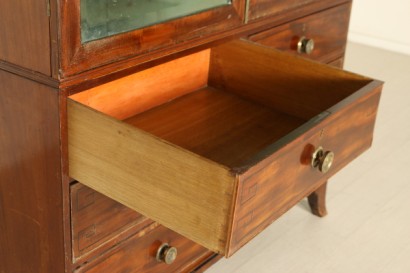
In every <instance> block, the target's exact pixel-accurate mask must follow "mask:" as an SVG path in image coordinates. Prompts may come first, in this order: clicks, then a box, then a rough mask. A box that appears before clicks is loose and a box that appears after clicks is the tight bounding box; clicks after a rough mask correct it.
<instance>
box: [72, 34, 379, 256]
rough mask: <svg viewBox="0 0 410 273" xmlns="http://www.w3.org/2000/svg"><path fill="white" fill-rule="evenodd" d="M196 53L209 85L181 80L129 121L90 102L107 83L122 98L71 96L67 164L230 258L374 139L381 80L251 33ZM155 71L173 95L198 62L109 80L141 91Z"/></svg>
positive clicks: (124, 200)
mask: <svg viewBox="0 0 410 273" xmlns="http://www.w3.org/2000/svg"><path fill="white" fill-rule="evenodd" d="M195 54H199V55H193V56H187V57H184V58H189V60H190V62H189V63H191V64H195V65H199V66H201V62H197V61H196V59H195V58H193V57H194V56H197V57H198V58H201V59H202V58H203V57H205V59H208V60H209V61H205V62H202V65H203V66H204V67H206V68H207V69H206V70H204V71H203V72H204V73H205V77H204V78H205V79H206V80H207V81H205V82H207V83H208V85H209V86H208V87H206V88H200V89H195V90H196V91H195V92H191V93H190V94H187V93H186V92H185V91H186V90H183V91H184V92H183V93H182V94H183V95H182V96H181V97H179V98H174V99H173V100H172V101H171V102H169V103H164V104H161V105H160V106H158V107H154V108H152V109H150V110H147V111H143V112H141V111H140V108H138V111H137V113H135V114H132V115H127V118H124V120H119V119H118V118H115V117H116V114H119V113H116V111H117V110H120V112H121V113H123V112H124V110H126V109H123V108H122V107H114V108H116V109H110V110H107V109H106V107H105V106H104V105H102V106H101V108H99V107H97V109H93V108H92V107H91V106H92V105H91V104H89V105H87V103H90V102H91V101H92V100H93V99H92V97H93V94H96V96H97V98H99V99H101V97H100V95H101V93H103V94H104V96H105V99H107V100H106V101H110V103H113V105H114V106H115V105H121V106H124V105H125V104H123V103H120V102H121V101H122V100H121V99H120V98H119V97H120V96H118V95H117V94H118V92H117V91H116V90H113V88H111V86H110V85H106V86H102V87H101V88H97V89H95V88H94V89H90V90H88V91H86V92H84V93H85V94H83V95H84V96H79V97H78V96H72V97H70V98H69V100H68V106H67V108H68V137H69V165H70V166H69V167H70V168H69V171H70V176H71V177H73V178H75V179H77V180H79V181H82V183H84V184H86V185H87V186H89V187H91V188H93V189H95V190H97V191H99V192H101V193H103V194H105V195H107V196H109V197H110V198H113V199H114V200H117V201H118V202H120V203H122V204H125V205H126V206H128V207H130V208H132V209H134V210H136V211H138V212H140V213H142V214H144V215H146V216H147V217H149V218H151V219H153V220H155V221H157V222H159V223H160V224H161V225H164V226H166V227H167V228H170V229H172V230H174V231H176V232H178V233H179V234H182V235H183V236H185V237H187V238H189V239H190V240H192V241H195V242H196V243H198V244H201V245H203V246H205V247H206V248H208V249H210V250H212V251H214V252H217V253H219V254H223V255H225V256H231V255H232V254H233V253H234V252H235V251H236V250H238V249H239V248H240V247H241V246H242V245H243V244H245V243H246V242H248V241H249V240H250V239H251V238H252V237H253V236H255V235H256V234H258V233H259V232H260V231H261V230H262V229H263V228H265V227H266V226H267V225H268V224H270V223H271V222H272V221H273V220H274V219H276V218H277V217H278V216H279V215H281V214H282V213H284V212H285V211H286V210H287V209H289V208H290V207H291V206H292V205H294V204H295V203H296V202H298V201H299V200H301V199H302V198H303V197H304V196H306V195H308V194H309V193H311V192H312V191H314V190H315V188H317V187H319V186H320V184H321V183H323V182H324V181H325V180H327V179H328V178H329V177H330V176H331V175H333V174H334V173H335V172H337V171H338V170H339V169H340V168H342V167H343V166H344V165H346V164H347V163H348V162H350V161H351V160H353V159H354V158H355V157H356V156H358V155H359V154H360V153H361V152H363V151H364V150H366V149H367V148H368V147H369V146H370V145H371V140H372V135H373V126H374V122H375V116H376V110H377V106H378V99H379V95H380V90H381V86H382V83H381V82H379V81H376V80H372V79H369V78H366V77H363V76H360V75H356V74H352V73H348V72H345V71H342V70H340V69H335V68H332V67H329V66H326V65H323V64H319V63H316V62H312V61H309V60H306V59H304V58H298V57H295V56H292V55H289V54H284V53H283V52H280V51H277V50H274V49H272V48H269V47H265V46H260V45H257V44H255V43H251V42H249V41H233V42H229V43H227V44H223V45H219V46H217V47H215V48H211V49H210V50H209V51H208V50H206V51H204V52H199V53H195ZM267 60H272V61H267ZM158 69H160V70H158ZM159 71H173V74H172V75H174V76H175V79H169V78H167V81H166V84H164V85H161V88H160V89H159V90H160V92H161V93H166V92H167V91H169V92H171V91H174V89H175V87H174V86H173V84H172V83H173V81H175V84H176V85H178V84H180V83H181V80H180V79H181V78H184V82H189V75H190V74H192V66H190V65H184V66H181V65H180V60H178V61H171V62H169V63H165V64H163V65H161V66H159V67H154V68H152V69H149V70H146V71H144V72H141V73H137V74H136V75H133V82H134V81H135V79H136V78H138V79H139V80H138V84H142V86H141V87H140V88H126V87H127V86H128V85H127V84H128V83H129V79H128V78H124V79H120V80H118V81H116V82H114V83H115V85H116V87H117V88H120V86H121V85H122V84H125V85H124V86H123V87H125V89H124V90H128V92H135V93H136V94H131V93H128V94H127V98H131V97H137V98H138V94H139V92H140V90H141V89H142V90H145V88H144V87H146V86H152V84H153V83H157V84H158V83H159V82H161V80H162V78H163V76H162V75H161V73H158V72H159ZM156 75H161V77H160V78H159V79H157V78H155V77H156ZM195 75H196V76H195V78H201V77H197V74H195ZM144 81H147V83H146V86H144ZM200 83H201V84H199V86H203V85H202V80H201V82H200ZM195 86H197V85H195ZM168 87H169V88H170V90H167V89H166V88H168ZM120 89H121V88H120ZM121 90H122V89H121ZM148 90H153V89H152V88H150V89H148ZM110 94H111V95H110ZM80 97H82V98H83V99H81V98H80ZM105 99H104V100H105ZM116 101H117V102H118V104H117V103H116ZM156 102H158V100H156ZM157 105H158V104H157ZM100 111H101V112H100ZM110 111H114V113H108V112H110ZM192 117H194V119H190V118H192ZM130 118H131V119H132V120H133V121H136V124H140V125H141V124H145V125H147V127H141V126H140V125H133V123H129V122H128V120H130ZM231 126H232V127H231ZM227 128H228V130H227ZM229 128H233V129H229ZM319 145H321V146H323V148H324V149H326V150H331V151H333V152H334V153H335V155H336V159H335V162H334V166H333V167H332V168H331V170H330V171H329V172H328V173H326V174H323V173H319V171H317V170H316V169H313V168H312V167H311V166H310V165H309V164H308V163H306V162H307V161H309V160H308V159H309V158H310V157H312V153H313V150H312V149H314V148H317V147H318V146H319ZM309 149H310V150H309ZM287 177H289V179H287ZM276 193H278V194H276Z"/></svg>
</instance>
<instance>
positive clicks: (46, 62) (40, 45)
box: [0, 0, 51, 76]
mask: <svg viewBox="0 0 410 273" xmlns="http://www.w3.org/2000/svg"><path fill="white" fill-rule="evenodd" d="M49 24H50V23H49V17H48V16H47V1H29V0H16V1H1V3H0V26H1V28H0V41H1V42H0V60H2V61H6V62H9V63H12V64H16V65H19V66H22V67H24V68H27V69H30V70H34V71H37V72H40V73H42V74H45V75H48V76H50V75H51V56H50V52H51V50H50V26H49Z"/></svg>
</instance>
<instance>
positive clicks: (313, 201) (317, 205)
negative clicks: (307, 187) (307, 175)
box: [308, 181, 327, 217]
mask: <svg viewBox="0 0 410 273" xmlns="http://www.w3.org/2000/svg"><path fill="white" fill-rule="evenodd" d="M326 186H327V181H326V182H325V183H324V184H323V185H322V186H320V187H319V188H318V189H317V190H316V191H314V192H312V193H311V194H310V195H309V196H308V201H309V206H310V209H311V211H312V213H313V214H314V215H316V216H319V217H323V216H326V214H327V210H326Z"/></svg>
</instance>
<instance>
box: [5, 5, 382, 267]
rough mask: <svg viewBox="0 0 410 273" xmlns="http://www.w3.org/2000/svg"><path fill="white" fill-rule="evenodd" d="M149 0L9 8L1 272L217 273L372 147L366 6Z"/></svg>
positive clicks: (320, 206) (321, 203)
mask: <svg viewBox="0 0 410 273" xmlns="http://www.w3.org/2000/svg"><path fill="white" fill-rule="evenodd" d="M142 2H143V3H142V4H139V5H141V6H136V4H135V3H134V2H133V1H125V0H123V1H101V2H98V1H91V0H74V1H56V0H50V1H48V2H47V1H5V2H4V3H2V4H1V5H2V6H1V8H0V24H1V26H2V28H1V29H0V128H1V134H0V148H1V150H0V151H1V156H0V170H1V172H0V272H2V273H3V272H5V273H11V272H13V273H14V272H41V273H57V272H88V273H92V272H113V273H124V272H135V273H139V272H193V271H195V272H201V271H204V270H206V268H208V267H209V266H211V265H212V264H213V263H214V262H216V261H217V260H218V259H219V258H221V257H223V256H225V257H230V256H232V255H235V252H236V251H238V250H239V249H240V248H241V247H242V246H243V245H245V244H246V243H247V242H249V241H250V240H252V238H254V237H255V236H257V235H258V234H259V233H260V232H261V231H262V230H263V229H265V228H266V227H267V226H268V225H269V224H271V223H272V222H273V221H274V220H276V219H277V218H278V217H280V216H281V215H282V214H283V213H285V212H286V211H287V210H288V209H290V208H291V207H292V206H294V205H295V204H296V203H297V202H299V201H300V200H301V199H303V198H305V197H308V199H309V203H310V205H311V208H312V212H313V213H314V214H316V215H318V216H324V215H325V214H326V207H325V193H326V185H327V181H328V179H329V178H330V177H331V176H332V175H334V174H335V173H336V172H337V171H338V170H340V169H341V168H343V167H344V166H345V165H346V164H348V163H349V162H351V161H352V160H353V159H354V158H355V157H357V156H359V155H360V154H361V153H362V152H364V151H365V150H366V149H367V148H369V147H370V145H371V142H372V137H373V127H374V122H375V118H376V113H377V107H378V102H379V98H380V92H381V88H382V83H381V82H379V81H377V80H372V79H369V78H366V77H363V76H359V75H355V74H352V73H348V72H345V71H343V70H340V69H337V68H334V67H333V66H336V67H339V68H341V67H342V65H343V57H344V51H345V45H346V37H347V30H348V23H349V16H350V8H351V2H350V1H346V0H326V1H315V0H311V1H297V0H294V1H264V0H250V1H245V0H232V1H204V2H203V3H201V5H199V4H195V5H193V4H192V3H191V2H190V1H158V3H156V4H155V5H154V4H153V3H151V2H150V1H142ZM153 5H154V6H153ZM142 11H143V12H142ZM138 12H140V13H141V14H140V13H138ZM136 13H137V14H138V16H136V15H135V14H136ZM19 14H20V15H21V16H18V15H19ZM307 59H311V60H307ZM319 62H320V63H319ZM321 63H322V64H321Z"/></svg>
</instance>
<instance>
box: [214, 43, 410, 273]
mask: <svg viewBox="0 0 410 273" xmlns="http://www.w3.org/2000/svg"><path fill="white" fill-rule="evenodd" d="M345 69H347V70H350V71H354V72H357V73H360V74H363V75H367V76H370V77H373V78H377V79H380V80H384V81H385V82H386V84H385V87H384V90H383V95H382V100H381V104H380V108H379V113H378V118H377V123H376V129H375V138H374V142H373V147H372V149H371V150H369V151H367V152H366V153H365V154H363V155H362V156H361V157H359V158H358V159H357V160H356V161H354V162H353V163H351V164H350V165H349V166H347V167H346V168H345V169H343V170H342V171H341V172H340V173H338V174H337V175H336V176H335V177H334V178H332V179H331V181H330V184H329V186H328V198H327V207H328V211H329V215H328V216H326V217H325V218H322V219H320V218H318V217H314V216H312V215H310V213H309V212H308V206H307V202H306V201H304V202H301V203H300V204H298V205H297V206H296V207H294V208H293V209H292V210H290V211H289V212H288V213H287V214H285V215H284V216H283V217H282V218H280V219H279V220H278V221H276V222H275V223H274V224H273V225H272V226H270V227H269V228H268V229H266V230H265V231H264V232H263V233H262V234H261V235H259V236H258V237H257V238H255V239H254V240H253V241H252V242H251V243H249V244H248V245H247V246H245V247H244V248H242V249H241V250H240V251H239V252H238V253H237V254H236V255H234V256H233V257H232V258H230V259H229V260H224V259H223V260H221V261H220V262H218V263H217V264H216V265H215V266H213V267H212V268H211V269H210V270H208V271H207V273H254V272H255V273H268V272H269V273H274V272H278V273H348V272H349V273H351V272H354V273H381V272H383V273H409V272H410V56H405V55H400V54H396V53H392V52H387V51H382V50H379V49H375V48H370V47H366V46H363V45H358V44H349V46H348V50H347V54H346V61H345Z"/></svg>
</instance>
